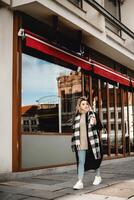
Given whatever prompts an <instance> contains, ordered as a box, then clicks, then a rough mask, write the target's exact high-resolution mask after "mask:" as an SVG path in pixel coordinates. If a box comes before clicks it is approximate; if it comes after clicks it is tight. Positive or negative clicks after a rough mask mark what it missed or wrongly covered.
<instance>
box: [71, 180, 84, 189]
mask: <svg viewBox="0 0 134 200" xmlns="http://www.w3.org/2000/svg"><path fill="white" fill-rule="evenodd" d="M73 189H74V190H80V189H83V183H82V181H80V180H79V181H77V182H76V184H75V185H74V186H73Z"/></svg>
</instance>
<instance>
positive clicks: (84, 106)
mask: <svg viewBox="0 0 134 200" xmlns="http://www.w3.org/2000/svg"><path fill="white" fill-rule="evenodd" d="M89 108H90V107H89V103H88V102H87V101H85V100H83V101H81V103H80V110H81V112H88V111H89Z"/></svg>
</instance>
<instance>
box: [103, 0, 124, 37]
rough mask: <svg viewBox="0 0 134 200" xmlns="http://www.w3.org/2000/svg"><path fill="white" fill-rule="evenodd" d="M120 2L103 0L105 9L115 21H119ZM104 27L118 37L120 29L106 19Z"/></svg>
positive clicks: (117, 0)
mask: <svg viewBox="0 0 134 200" xmlns="http://www.w3.org/2000/svg"><path fill="white" fill-rule="evenodd" d="M120 4H121V3H120V0H104V7H105V9H106V10H107V11H108V12H109V13H110V14H111V15H112V16H114V17H115V18H116V19H118V20H120V19H121V16H120ZM106 27H107V28H108V29H110V30H111V31H113V32H114V33H116V34H118V35H120V28H119V27H117V26H115V24H113V23H111V22H110V21H109V20H108V19H106Z"/></svg>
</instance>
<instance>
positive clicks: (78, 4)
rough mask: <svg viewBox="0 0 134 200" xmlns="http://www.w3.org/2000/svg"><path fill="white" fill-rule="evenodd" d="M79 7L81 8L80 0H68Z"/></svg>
mask: <svg viewBox="0 0 134 200" xmlns="http://www.w3.org/2000/svg"><path fill="white" fill-rule="evenodd" d="M68 1H70V2H71V3H73V4H74V5H76V6H77V7H79V8H82V0H68Z"/></svg>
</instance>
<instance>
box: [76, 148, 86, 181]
mask: <svg viewBox="0 0 134 200" xmlns="http://www.w3.org/2000/svg"><path fill="white" fill-rule="evenodd" d="M78 157H79V164H78V179H79V180H82V179H83V176H84V164H85V158H86V150H78Z"/></svg>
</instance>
